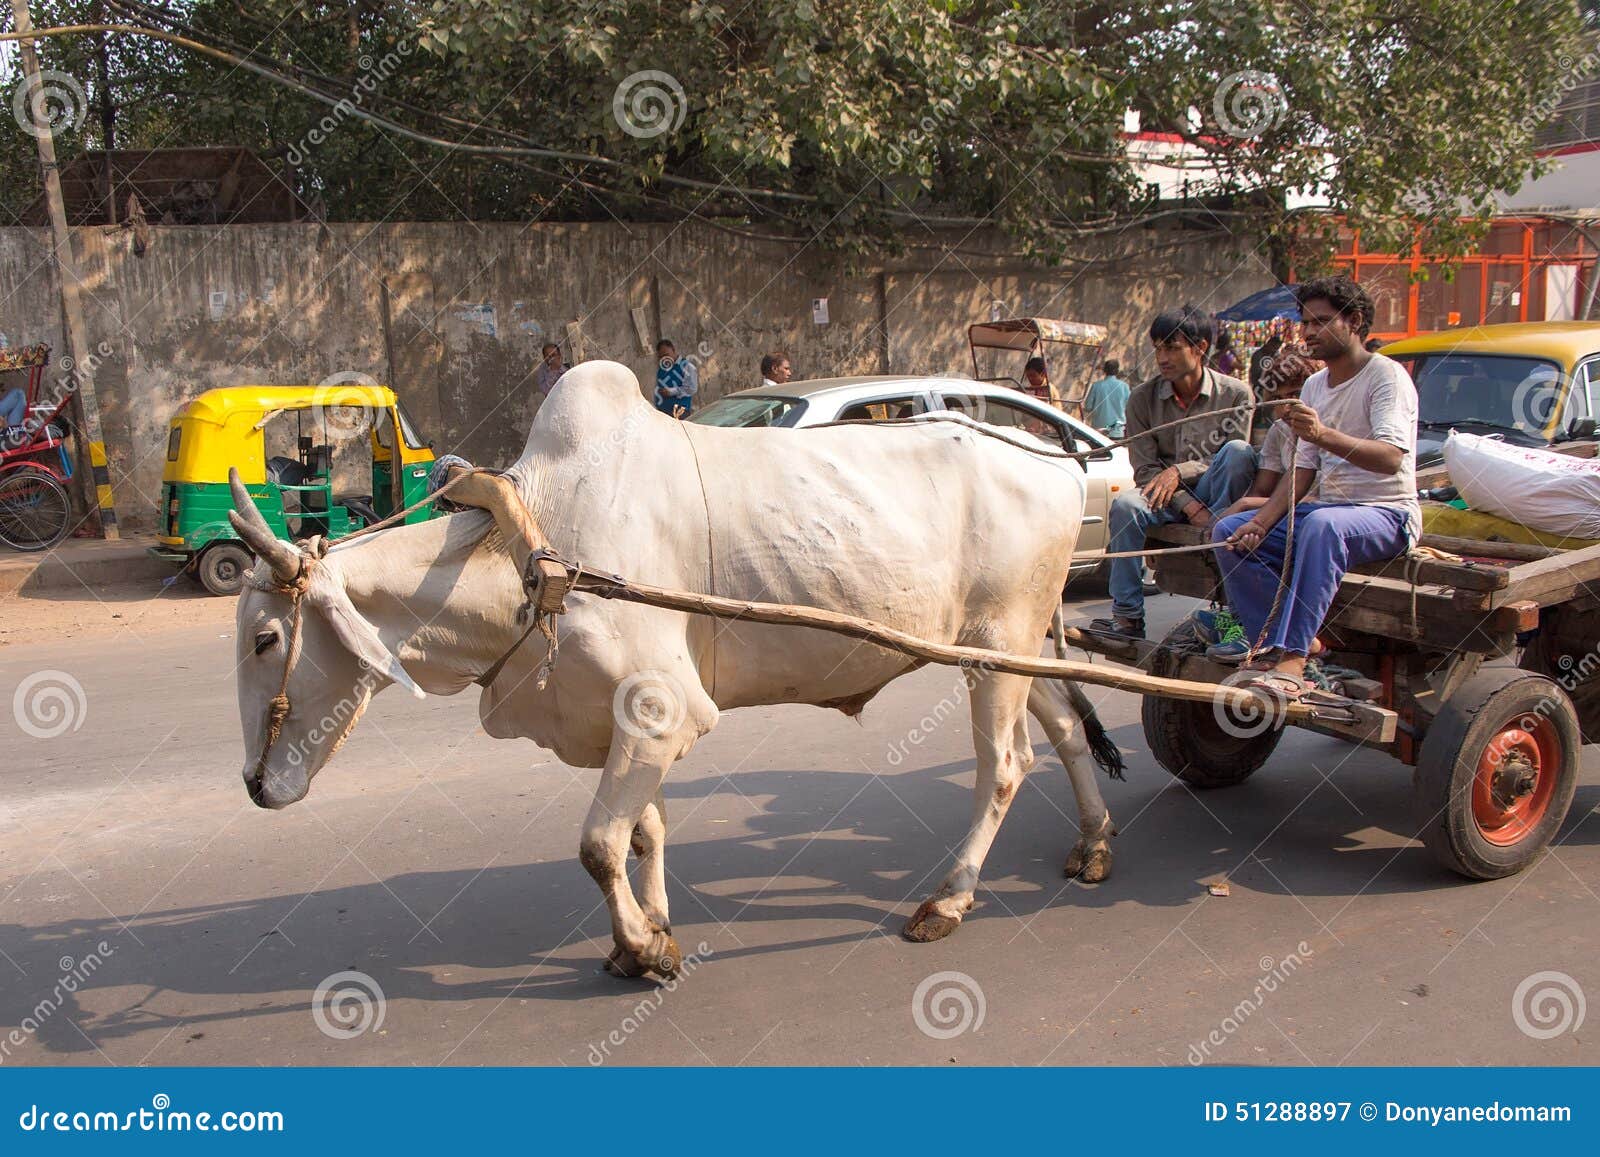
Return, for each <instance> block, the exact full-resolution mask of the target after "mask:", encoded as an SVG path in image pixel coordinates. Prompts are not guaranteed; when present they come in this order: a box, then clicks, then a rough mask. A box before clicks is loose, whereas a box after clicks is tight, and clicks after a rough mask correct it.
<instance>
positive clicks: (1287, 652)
mask: <svg viewBox="0 0 1600 1157" xmlns="http://www.w3.org/2000/svg"><path fill="white" fill-rule="evenodd" d="M1295 297H1296V299H1297V300H1298V301H1299V303H1300V318H1301V324H1302V326H1303V328H1304V332H1305V342H1306V345H1307V346H1308V347H1309V349H1310V352H1311V356H1313V357H1315V358H1319V359H1321V360H1322V361H1323V362H1324V363H1325V364H1326V366H1327V368H1326V369H1323V370H1319V371H1318V372H1317V373H1315V374H1312V375H1311V377H1310V378H1309V379H1308V380H1307V381H1306V384H1305V388H1304V390H1303V391H1302V393H1301V399H1300V401H1299V402H1298V403H1296V404H1295V405H1293V406H1290V407H1288V411H1287V414H1286V415H1285V419H1286V421H1287V422H1288V424H1289V429H1290V431H1291V432H1292V434H1293V435H1294V444H1295V458H1294V466H1295V468H1294V470H1293V471H1292V472H1291V473H1290V474H1287V475H1285V476H1284V477H1283V478H1282V479H1281V480H1280V481H1279V483H1278V486H1277V489H1276V490H1274V491H1273V494H1272V497H1271V498H1269V499H1268V500H1267V503H1266V505H1265V506H1263V507H1261V508H1260V509H1259V510H1254V511H1242V512H1240V513H1238V514H1233V515H1229V516H1228V517H1226V518H1223V519H1221V520H1220V521H1219V522H1218V523H1217V524H1216V527H1215V528H1214V530H1213V531H1212V538H1213V540H1214V541H1216V542H1219V543H1226V544H1227V546H1228V549H1227V550H1223V551H1219V552H1218V555H1217V559H1218V562H1219V564H1220V565H1221V567H1222V573H1223V581H1224V584H1225V585H1226V587H1227V592H1228V602H1229V603H1230V604H1231V605H1232V607H1233V611H1234V613H1235V614H1236V615H1238V617H1239V620H1240V622H1242V623H1243V624H1244V629H1245V633H1246V635H1247V636H1248V637H1249V638H1250V639H1252V640H1254V646H1253V647H1252V651H1253V652H1255V653H1256V654H1257V655H1258V657H1257V658H1255V659H1254V660H1252V661H1251V662H1249V663H1247V664H1246V665H1247V667H1249V668H1250V669H1252V670H1255V671H1256V672H1258V673H1257V675H1255V676H1254V677H1253V678H1252V680H1251V682H1252V683H1255V684H1259V685H1260V686H1261V687H1263V688H1264V689H1266V690H1269V691H1271V692H1273V693H1274V694H1276V695H1280V696H1282V697H1284V698H1287V699H1298V698H1299V697H1300V696H1301V695H1302V694H1304V693H1305V690H1306V683H1305V666H1306V656H1307V655H1308V654H1309V653H1310V652H1311V650H1312V647H1313V643H1314V641H1315V639H1316V635H1317V631H1318V630H1319V629H1320V628H1321V626H1322V620H1323V618H1324V617H1325V616H1326V615H1327V613H1328V608H1329V607H1330V606H1331V605H1332V604H1333V596H1334V594H1335V593H1336V592H1337V591H1338V589H1339V580H1340V579H1341V578H1343V577H1344V574H1345V572H1346V571H1348V570H1349V569H1350V568H1351V567H1352V566H1359V565H1361V564H1363V563H1368V562H1378V561H1380V560H1382V559H1389V558H1395V557H1397V556H1398V555H1401V554H1403V553H1405V552H1406V551H1407V550H1408V549H1409V548H1410V546H1411V544H1412V543H1414V542H1415V541H1416V540H1417V538H1418V537H1419V536H1420V535H1421V533H1422V508H1421V506H1420V505H1419V504H1418V502H1417V483H1416V449H1417V391H1416V387H1415V386H1413V385H1412V383H1411V378H1410V377H1409V376H1408V375H1407V374H1406V371H1405V370H1404V369H1403V368H1402V367H1401V366H1400V364H1399V363H1398V362H1395V361H1393V360H1391V359H1389V358H1386V357H1384V356H1383V355H1382V354H1378V353H1371V352H1369V351H1368V350H1367V349H1366V348H1365V344H1364V343H1365V341H1366V337H1367V331H1368V330H1369V329H1370V328H1371V326H1372V316H1373V305H1372V298H1371V297H1369V296H1368V295H1367V292H1366V290H1364V289H1362V288H1361V287H1360V286H1359V285H1357V284H1356V283H1355V282H1353V281H1351V280H1350V279H1349V278H1348V277H1343V276H1340V277H1331V278H1324V279H1322V280H1319V281H1312V282H1307V283H1305V284H1303V285H1297V286H1295ZM1313 483H1316V484H1317V485H1318V487H1319V498H1320V501H1317V502H1299V501H1298V500H1299V498H1300V497H1301V496H1303V495H1305V494H1306V493H1308V492H1309V491H1310V489H1311V487H1312V485H1313ZM1291 502H1295V503H1297V505H1296V506H1295V507H1294V510H1293V515H1292V517H1289V518H1285V515H1286V514H1289V513H1290V504H1291ZM1291 534H1292V535H1293V545H1292V546H1290V545H1289V542H1290V535H1291ZM1286 567H1287V571H1286V570H1285V568H1286Z"/></svg>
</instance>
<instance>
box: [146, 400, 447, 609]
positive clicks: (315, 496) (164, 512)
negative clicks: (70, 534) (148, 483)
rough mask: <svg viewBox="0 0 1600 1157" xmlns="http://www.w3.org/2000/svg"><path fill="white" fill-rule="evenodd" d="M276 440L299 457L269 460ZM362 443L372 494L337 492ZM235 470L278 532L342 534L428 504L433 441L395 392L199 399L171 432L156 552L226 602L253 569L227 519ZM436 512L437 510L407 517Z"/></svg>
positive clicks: (288, 455) (425, 516) (174, 423)
mask: <svg viewBox="0 0 1600 1157" xmlns="http://www.w3.org/2000/svg"><path fill="white" fill-rule="evenodd" d="M269 435H270V437H271V440H272V442H273V443H274V444H275V446H276V447H277V448H280V449H285V450H289V451H290V453H283V454H272V455H270V456H269V454H268V452H267V451H268V441H269ZM290 435H292V438H293V440H292V442H291V441H289V437H290ZM361 438H366V439H367V440H368V442H369V444H370V447H371V451H372V478H371V488H370V492H368V493H354V494H339V495H336V494H335V493H334V467H333V450H334V446H335V445H336V444H340V443H345V444H349V443H354V442H356V441H358V440H359V439H361ZM230 466H237V467H238V469H239V476H240V478H241V479H242V480H243V481H244V483H245V485H246V486H247V487H248V488H249V491H250V497H251V498H252V499H253V500H254V501H255V504H256V508H257V509H258V510H260V511H261V514H262V516H263V517H264V518H265V519H266V520H267V525H268V526H270V527H271V528H272V529H273V531H274V532H275V533H277V534H278V535H280V536H281V537H283V538H305V537H307V536H309V535H313V534H321V535H325V536H327V537H330V538H337V537H338V536H340V535H343V534H348V533H349V532H350V531H352V530H356V529H359V528H360V527H363V526H369V525H371V524H372V523H374V522H377V521H379V520H380V519H383V518H387V517H388V516H389V515H390V514H392V513H394V512H395V511H397V510H404V509H405V508H406V507H408V506H411V505H412V504H413V503H416V502H418V501H420V500H421V499H423V498H425V497H426V496H427V493H428V474H429V472H430V471H431V469H432V467H433V446H432V443H431V442H424V441H423V440H422V439H421V438H420V437H419V436H418V435H417V432H416V429H415V428H414V427H413V426H412V424H411V420H410V419H409V418H408V417H407V416H406V412H405V410H404V409H403V408H402V407H401V405H400V400H399V399H398V398H397V397H395V394H394V391H393V390H391V389H389V388H388V387H387V386H380V385H374V384H356V383H342V384H337V385H320V386H229V387H224V388H222V389H215V390H207V391H206V392H205V393H203V394H201V395H200V396H199V397H197V398H195V399H194V400H193V401H191V402H189V403H188V404H187V405H185V406H184V407H183V408H182V409H181V410H179V411H178V413H177V415H176V416H174V417H173V419H172V423H171V426H170V430H169V433H168V435H167V463H166V469H165V470H164V471H163V472H162V476H161V478H162V481H161V526H160V533H159V534H158V535H157V543H158V545H156V546H153V547H151V548H150V552H151V553H152V554H154V555H156V556H157V557H159V558H163V559H166V560H168V561H170V562H174V563H178V564H180V565H182V566H183V568H184V570H185V573H187V574H189V575H190V576H192V577H194V578H195V579H197V580H199V582H200V583H201V585H203V586H204V587H205V588H206V589H207V590H208V591H210V592H211V593H212V594H217V595H233V594H237V593H238V592H239V589H240V587H241V586H243V584H244V577H245V575H246V574H247V573H248V572H249V570H250V568H251V567H252V566H253V565H254V559H253V557H252V556H251V553H250V551H249V550H248V549H246V547H245V545H244V544H243V543H242V542H241V541H240V540H239V537H238V535H236V534H235V533H234V530H233V525H232V524H231V523H230V522H229V521H228V511H229V510H231V509H232V508H233V495H232V494H231V492H230V491H229V488H228V468H229V467H230ZM434 514H435V511H434V508H433V507H431V506H427V507H424V508H423V509H421V510H418V511H415V512H413V513H411V514H409V515H407V516H406V519H405V521H406V522H408V523H411V522H423V521H426V520H427V519H429V518H432V517H434Z"/></svg>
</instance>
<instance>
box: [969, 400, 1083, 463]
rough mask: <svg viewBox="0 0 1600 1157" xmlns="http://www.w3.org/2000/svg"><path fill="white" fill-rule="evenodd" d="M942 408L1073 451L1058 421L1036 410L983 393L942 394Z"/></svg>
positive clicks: (1072, 446) (1073, 446)
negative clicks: (1030, 435)
mask: <svg viewBox="0 0 1600 1157" xmlns="http://www.w3.org/2000/svg"><path fill="white" fill-rule="evenodd" d="M944 405H945V409H947V410H954V411H955V412H956V413H958V414H965V415H967V416H968V417H969V418H972V419H973V420H974V421H978V422H984V423H987V424H988V425H990V426H999V427H1000V428H1001V429H1010V430H1025V431H1026V432H1027V433H1029V434H1032V435H1033V436H1034V437H1036V438H1042V439H1044V441H1046V442H1049V443H1050V444H1051V445H1052V446H1059V447H1060V448H1061V449H1063V450H1075V449H1077V447H1076V446H1075V445H1071V444H1069V439H1068V436H1067V434H1066V431H1065V430H1064V429H1063V425H1064V424H1063V423H1062V422H1060V421H1058V420H1056V419H1052V418H1047V417H1045V416H1044V415H1043V414H1040V413H1039V412H1038V411H1036V410H1031V409H1029V408H1028V407H1027V406H1022V405H1018V404H1017V403H1015V402H1009V401H1006V400H1004V399H1002V398H991V397H987V396H985V395H983V394H967V395H962V394H945V395H944Z"/></svg>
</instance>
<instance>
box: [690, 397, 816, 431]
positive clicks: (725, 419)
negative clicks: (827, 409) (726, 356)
mask: <svg viewBox="0 0 1600 1157" xmlns="http://www.w3.org/2000/svg"><path fill="white" fill-rule="evenodd" d="M805 410H806V403H805V402H804V400H802V399H800V398H776V397H770V396H768V397H760V396H756V397H751V396H748V395H746V396H743V397H741V396H738V395H733V396H730V397H726V398H718V399H717V400H716V401H714V402H712V403H711V404H710V405H709V406H707V407H705V408H704V409H702V410H697V411H695V412H694V413H693V414H691V415H690V416H689V419H688V420H689V421H691V422H694V423H695V424H696V425H700V426H744V427H748V426H793V425H794V424H795V423H796V422H798V421H799V420H800V415H801V414H803V413H805Z"/></svg>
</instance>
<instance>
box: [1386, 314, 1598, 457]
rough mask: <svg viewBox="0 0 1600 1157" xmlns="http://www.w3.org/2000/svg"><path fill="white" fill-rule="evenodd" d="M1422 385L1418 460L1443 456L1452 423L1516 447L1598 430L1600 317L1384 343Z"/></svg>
mask: <svg viewBox="0 0 1600 1157" xmlns="http://www.w3.org/2000/svg"><path fill="white" fill-rule="evenodd" d="M1383 352H1384V354H1385V355H1386V356H1388V357H1391V358H1394V359H1395V360H1396V361H1398V362H1400V363H1401V364H1402V365H1404V366H1405V367H1406V369H1407V370H1408V371H1409V372H1410V374H1411V380H1412V381H1414V382H1415V383H1416V384H1417V465H1418V466H1429V465H1433V464H1434V463H1437V462H1439V461H1441V460H1442V458H1443V447H1444V440H1445V438H1446V437H1448V436H1449V433H1450V431H1451V430H1452V429H1455V430H1461V431H1463V432H1466V433H1472V434H1498V435H1500V436H1501V437H1503V438H1504V439H1505V440H1506V441H1507V442H1511V443H1513V444H1515V445H1518V446H1550V445H1555V444H1559V443H1562V442H1573V441H1582V440H1585V439H1590V438H1593V437H1594V436H1595V432H1596V417H1597V415H1600V411H1597V409H1596V401H1597V399H1596V396H1595V395H1596V393H1597V386H1600V322H1593V321H1530V322H1517V323H1513V324H1509V325H1479V326H1473V327H1471V328H1468V329H1447V330H1441V331H1440V332H1438V333H1428V334H1421V335H1419V336H1417V337H1410V338H1405V339H1403V340H1401V341H1397V342H1393V343H1391V344H1389V345H1386V346H1384V347H1383Z"/></svg>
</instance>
